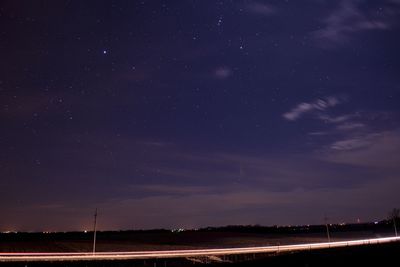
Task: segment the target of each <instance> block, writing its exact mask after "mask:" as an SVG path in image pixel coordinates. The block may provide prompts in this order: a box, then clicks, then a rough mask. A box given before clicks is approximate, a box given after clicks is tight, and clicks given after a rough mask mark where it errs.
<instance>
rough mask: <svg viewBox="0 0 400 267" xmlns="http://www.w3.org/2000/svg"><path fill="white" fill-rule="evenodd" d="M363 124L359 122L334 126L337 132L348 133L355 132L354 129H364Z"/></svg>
mask: <svg viewBox="0 0 400 267" xmlns="http://www.w3.org/2000/svg"><path fill="white" fill-rule="evenodd" d="M364 127H365V124H364V123H361V122H347V123H342V124H339V125H338V126H336V129H338V130H339V131H349V130H355V129H361V128H364Z"/></svg>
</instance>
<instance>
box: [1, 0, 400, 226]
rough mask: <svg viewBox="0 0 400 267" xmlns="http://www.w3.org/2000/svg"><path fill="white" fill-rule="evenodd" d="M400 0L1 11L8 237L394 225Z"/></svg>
mask: <svg viewBox="0 0 400 267" xmlns="http://www.w3.org/2000/svg"><path fill="white" fill-rule="evenodd" d="M399 47H400V1H397V0H383V1H372V0H342V1H324V0H306V1H301V3H300V1H272V0H271V1H240V0H238V1H200V0H197V1H195V0H189V1H186V0H185V1H183V0H182V1H161V0H160V1H96V3H94V2H90V1H89V2H84V1H61V0H60V1H35V2H29V1H15V0H5V1H1V3H0V48H1V49H0V73H1V75H0V122H1V131H0V200H1V201H0V214H1V219H0V231H7V230H17V231H21V230H27V231H36V230H47V231H54V230H59V231H64V230H83V229H90V228H91V227H92V219H93V218H92V216H93V213H94V210H95V208H96V207H97V208H98V210H99V227H100V229H113V230H118V229H138V228H145V229H149V228H192V227H203V226H219V225H228V224H261V225H274V224H283V225H289V224H290V225H294V224H319V223H322V222H323V218H324V216H325V215H327V216H328V217H329V218H330V221H331V222H337V223H340V222H356V221H357V220H358V219H360V220H361V221H371V220H379V219H384V218H386V216H387V213H388V211H389V210H391V209H392V208H394V207H397V208H398V207H399V206H400V193H399V188H400V177H399V174H400V118H399V116H400V105H399V103H400V75H399V74H400V52H399Z"/></svg>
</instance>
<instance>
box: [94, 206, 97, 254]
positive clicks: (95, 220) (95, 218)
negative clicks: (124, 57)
mask: <svg viewBox="0 0 400 267" xmlns="http://www.w3.org/2000/svg"><path fill="white" fill-rule="evenodd" d="M96 223H97V208H96V211H95V212H94V227H93V255H94V254H95V253H96Z"/></svg>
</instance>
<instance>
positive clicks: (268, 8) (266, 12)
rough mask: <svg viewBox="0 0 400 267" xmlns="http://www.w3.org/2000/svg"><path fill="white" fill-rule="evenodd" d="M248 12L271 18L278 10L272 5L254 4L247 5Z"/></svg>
mask: <svg viewBox="0 0 400 267" xmlns="http://www.w3.org/2000/svg"><path fill="white" fill-rule="evenodd" d="M245 8H246V10H247V11H249V12H251V13H253V14H259V15H263V16H270V15H272V14H275V13H276V8H275V7H274V6H272V5H270V4H266V3H259V2H252V3H248V4H247V5H246V7H245Z"/></svg>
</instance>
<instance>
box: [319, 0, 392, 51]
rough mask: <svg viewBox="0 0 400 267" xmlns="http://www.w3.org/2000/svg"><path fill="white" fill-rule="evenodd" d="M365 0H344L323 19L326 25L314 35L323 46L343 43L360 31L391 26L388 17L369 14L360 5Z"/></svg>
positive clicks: (383, 28) (384, 28)
mask: <svg viewBox="0 0 400 267" xmlns="http://www.w3.org/2000/svg"><path fill="white" fill-rule="evenodd" d="M363 2H364V1H358V0H342V1H341V2H340V5H339V7H338V8H337V9H336V10H334V11H333V12H332V13H331V14H330V15H329V16H328V17H327V18H326V19H324V20H323V24H324V26H323V27H322V28H321V29H319V30H317V31H315V32H314V33H313V36H314V38H315V40H316V41H317V42H318V43H319V44H320V45H321V46H332V45H338V44H343V43H345V42H346V41H348V40H349V39H350V37H351V36H352V35H354V34H355V33H358V32H365V31H372V30H386V29H389V28H390V27H391V24H390V22H389V20H388V19H387V17H385V16H377V15H376V14H375V15H373V14H367V13H366V12H365V11H363V10H362V8H361V7H360V5H361V4H362V3H363Z"/></svg>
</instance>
